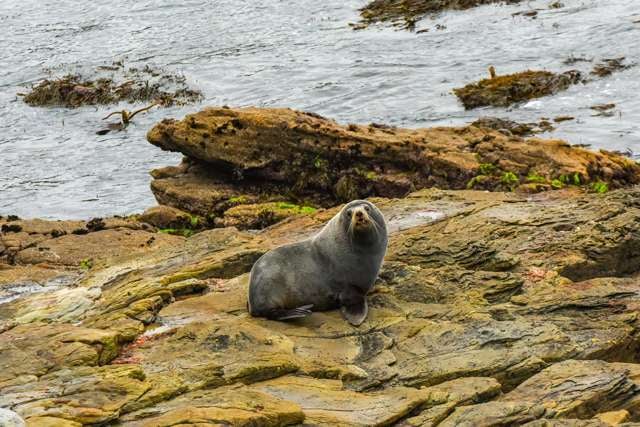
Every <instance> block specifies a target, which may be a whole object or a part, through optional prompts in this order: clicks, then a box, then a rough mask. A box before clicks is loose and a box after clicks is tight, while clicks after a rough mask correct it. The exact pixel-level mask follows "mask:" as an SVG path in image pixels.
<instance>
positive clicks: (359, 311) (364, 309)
mask: <svg viewBox="0 0 640 427" xmlns="http://www.w3.org/2000/svg"><path fill="white" fill-rule="evenodd" d="M340 312H342V317H344V318H345V319H346V320H347V322H349V323H351V324H352V325H353V326H360V325H361V324H362V322H364V319H366V318H367V313H369V306H368V305H367V299H366V298H364V297H362V301H359V302H357V303H355V304H353V303H352V304H349V305H343V306H342V307H340Z"/></svg>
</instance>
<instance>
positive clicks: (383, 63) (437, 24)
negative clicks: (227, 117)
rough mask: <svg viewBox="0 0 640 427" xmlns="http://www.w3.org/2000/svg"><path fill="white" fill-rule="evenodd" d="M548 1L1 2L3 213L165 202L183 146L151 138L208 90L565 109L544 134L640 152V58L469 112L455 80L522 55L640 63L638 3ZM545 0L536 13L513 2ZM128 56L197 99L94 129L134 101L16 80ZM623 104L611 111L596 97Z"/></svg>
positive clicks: (392, 119)
mask: <svg viewBox="0 0 640 427" xmlns="http://www.w3.org/2000/svg"><path fill="white" fill-rule="evenodd" d="M549 3H551V1H550V0H546V1H535V0H532V1H529V2H524V3H521V4H520V5H512V6H505V5H490V6H482V7H478V8H475V9H471V10H467V11H462V12H447V13H443V14H440V15H438V16H435V17H429V18H426V19H423V20H422V21H420V22H419V23H418V25H417V28H416V29H417V30H424V29H428V31H426V32H420V33H418V32H407V31H397V30H395V29H393V28H390V27H386V26H378V27H372V28H369V29H367V30H363V31H353V30H352V29H351V28H350V27H349V26H348V23H349V22H356V21H357V19H358V13H357V10H358V8H360V7H362V6H364V4H365V2H364V1H351V0H347V1H345V0H325V1H322V2H318V1H310V0H298V1H296V2H290V1H281V0H253V1H230V0H219V1H215V0H209V1H205V0H199V1H195V0H191V1H175V0H174V1H169V0H153V1H151V0H142V1H137V2H125V1H122V0H109V1H103V0H98V1H93V0H92V1H88V0H73V1H70V0H56V1H52V0H24V1H17V0H3V1H2V2H0V25H2V28H3V30H4V31H2V32H1V33H0V63H1V64H2V65H3V66H2V67H0V171H1V173H0V215H1V214H5V215H6V214H18V215H20V216H23V217H45V218H60V219H67V218H90V217H95V216H106V215H113V214H129V213H134V212H140V211H142V210H144V209H145V208H146V207H149V206H152V205H154V204H155V201H154V199H153V195H152V194H151V191H150V190H149V182H150V176H149V171H150V170H151V169H153V168H156V167H161V166H166V165H174V164H177V163H178V162H179V160H180V155H179V154H176V153H167V152H162V151H161V150H160V149H158V148H156V147H153V146H151V145H150V144H149V143H147V142H146V139H145V134H146V132H147V131H148V129H149V128H150V127H151V126H152V125H153V124H154V123H156V122H158V121H159V120H161V119H163V118H165V117H176V118H181V117H183V116H184V115H185V114H187V113H189V112H195V111H197V110H199V109H200V108H202V107H203V106H204V105H223V104H226V105H230V106H234V107H241V106H252V105H255V106H264V107H271V106H282V107H292V108H297V109H304V110H308V111H314V112H317V113H320V114H322V115H324V116H327V117H331V118H334V119H336V120H338V121H341V122H345V123H369V122H383V123H389V124H393V125H397V126H404V127H428V126H434V125H457V124H463V123H468V122H471V121H473V120H474V119H476V118H477V117H480V116H485V115H490V116H499V117H505V118H510V119H513V120H517V121H538V120H539V119H540V118H542V117H549V118H553V117H556V116H560V115H570V116H573V117H575V118H576V120H573V121H568V122H563V123H560V124H558V125H557V129H556V130H555V131H554V132H552V133H550V134H546V135H545V136H548V137H558V138H563V139H566V140H568V141H569V142H571V143H574V144H589V145H591V146H592V147H593V148H596V149H597V148H602V149H607V150H619V151H630V152H632V153H634V155H635V153H640V98H639V97H638V93H640V65H639V66H637V67H631V68H629V69H627V70H624V71H622V72H619V73H616V74H614V75H612V76H610V77H608V78H605V79H600V80H596V81H592V82H591V83H589V84H587V85H577V86H574V87H572V88H570V89H569V90H567V91H565V92H562V93H559V94H557V95H555V96H551V97H546V98H541V99H538V100H533V101H531V102H529V103H526V104H524V105H519V106H516V107H513V108H509V109H503V108H484V109H478V110H472V111H465V110H464V108H463V107H462V106H461V104H460V103H459V102H458V100H457V99H456V97H455V96H454V95H453V94H452V93H451V90H452V89H453V88H455V87H460V86H463V85H464V84H466V83H469V82H471V81H476V80H478V79H480V78H484V77H485V76H486V75H487V67H488V66H489V65H493V66H494V67H495V68H496V69H497V71H498V73H500V74H502V73H510V72H516V71H521V70H524V69H546V70H551V71H565V70H568V69H573V68H577V69H580V70H582V71H586V72H588V70H590V69H591V67H592V66H593V63H590V62H579V63H576V64H574V65H571V66H569V65H566V64H564V61H565V60H566V59H567V58H569V57H583V58H587V59H590V60H593V61H594V62H598V61H599V60H601V59H603V58H614V57H620V56H625V57H626V58H627V61H628V62H629V63H634V62H639V63H640V43H639V42H638V40H640V3H639V2H635V1H628V0H608V1H605V0H583V1H573V0H564V4H565V7H563V8H561V9H549V8H548V5H549ZM529 9H538V15H537V18H536V19H531V18H526V17H523V16H513V14H514V13H516V12H519V11H522V10H529ZM117 60H122V61H124V63H125V65H126V66H127V67H143V66H145V65H151V66H153V67H158V68H162V69H164V70H166V71H169V72H172V73H178V74H182V75H184V76H185V77H186V78H187V80H188V82H189V83H190V85H192V86H193V87H195V88H197V89H200V90H201V91H202V92H203V93H204V100H203V101H202V103H199V104H197V105H189V106H183V107H172V108H163V109H154V110H152V111H151V112H149V113H147V114H143V115H139V116H137V117H136V119H135V121H134V123H133V124H132V125H131V126H129V127H128V128H127V129H126V131H124V132H119V133H110V134H107V135H104V136H98V135H96V134H95V132H96V130H98V129H100V128H101V127H102V126H103V122H102V121H101V118H102V117H104V116H105V115H106V113H108V112H109V111H113V110H115V109H122V108H127V109H133V108H135V106H131V105H127V104H122V105H119V106H100V107H83V108H79V109H75V110H70V109H64V108H34V107H30V106H28V105H26V104H25V103H24V102H23V101H22V99H21V98H20V96H18V95H17V94H18V93H20V92H25V91H26V90H28V88H29V87H30V85H32V84H33V83H35V82H37V81H39V80H41V79H42V78H45V77H47V76H48V74H47V72H48V70H51V69H52V70H53V72H54V74H56V75H63V74H66V73H68V72H74V71H78V70H80V71H82V70H88V69H92V68H95V67H97V66H100V65H105V64H110V63H112V62H113V61H117ZM601 103H615V104H616V107H615V110H614V115H613V116H611V117H594V116H593V114H594V112H593V111H592V110H590V109H589V107H590V106H592V105H595V104H601Z"/></svg>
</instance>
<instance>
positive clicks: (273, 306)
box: [249, 200, 387, 325]
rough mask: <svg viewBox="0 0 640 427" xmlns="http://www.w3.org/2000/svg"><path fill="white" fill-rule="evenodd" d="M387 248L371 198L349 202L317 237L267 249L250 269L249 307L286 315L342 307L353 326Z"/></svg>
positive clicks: (384, 231)
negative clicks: (369, 200) (270, 249)
mask: <svg viewBox="0 0 640 427" xmlns="http://www.w3.org/2000/svg"><path fill="white" fill-rule="evenodd" d="M386 249H387V228H386V225H385V221H384V217H383V216H382V213H381V212H380V211H379V210H378V208H376V207H375V205H373V204H372V203H370V202H367V201H365V200H354V201H352V202H350V203H348V204H347V205H345V206H344V207H343V208H342V210H341V211H340V212H339V213H338V214H336V216H334V217H333V218H332V219H331V220H330V221H329V222H328V223H327V224H326V225H325V226H324V228H323V229H322V230H321V231H320V232H319V233H318V234H317V235H316V236H314V237H312V238H311V239H308V240H304V241H301V242H298V243H293V244H290V245H285V246H282V247H279V248H277V249H274V250H272V251H269V252H267V253H266V254H264V255H263V256H262V257H261V258H260V259H258V261H256V263H255V264H254V265H253V268H252V269H251V279H250V284H249V312H250V313H251V315H252V316H260V317H267V318H269V319H275V320H287V319H294V318H299V317H304V316H307V315H309V314H311V308H313V310H314V311H323V310H331V309H335V308H338V307H340V309H341V311H342V314H343V316H344V317H345V318H346V319H347V320H348V321H349V322H350V323H351V324H354V325H359V324H361V323H362V322H363V321H364V319H365V318H366V317H367V301H366V294H367V292H369V290H371V288H372V287H373V284H374V282H375V280H376V277H377V276H378V272H379V270H380V266H381V265H382V259H383V258H384V254H385V252H386Z"/></svg>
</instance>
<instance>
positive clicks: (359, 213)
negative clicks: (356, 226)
mask: <svg viewBox="0 0 640 427" xmlns="http://www.w3.org/2000/svg"><path fill="white" fill-rule="evenodd" d="M356 218H358V219H362V211H356Z"/></svg>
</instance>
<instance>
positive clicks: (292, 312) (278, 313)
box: [265, 304, 313, 320]
mask: <svg viewBox="0 0 640 427" xmlns="http://www.w3.org/2000/svg"><path fill="white" fill-rule="evenodd" d="M311 308H313V304H309V305H303V306H302V307H298V308H291V309H280V308H274V309H272V310H270V311H269V313H268V314H267V316H265V317H266V318H267V319H271V320H291V319H301V318H303V317H307V316H309V315H310V314H311Z"/></svg>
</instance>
